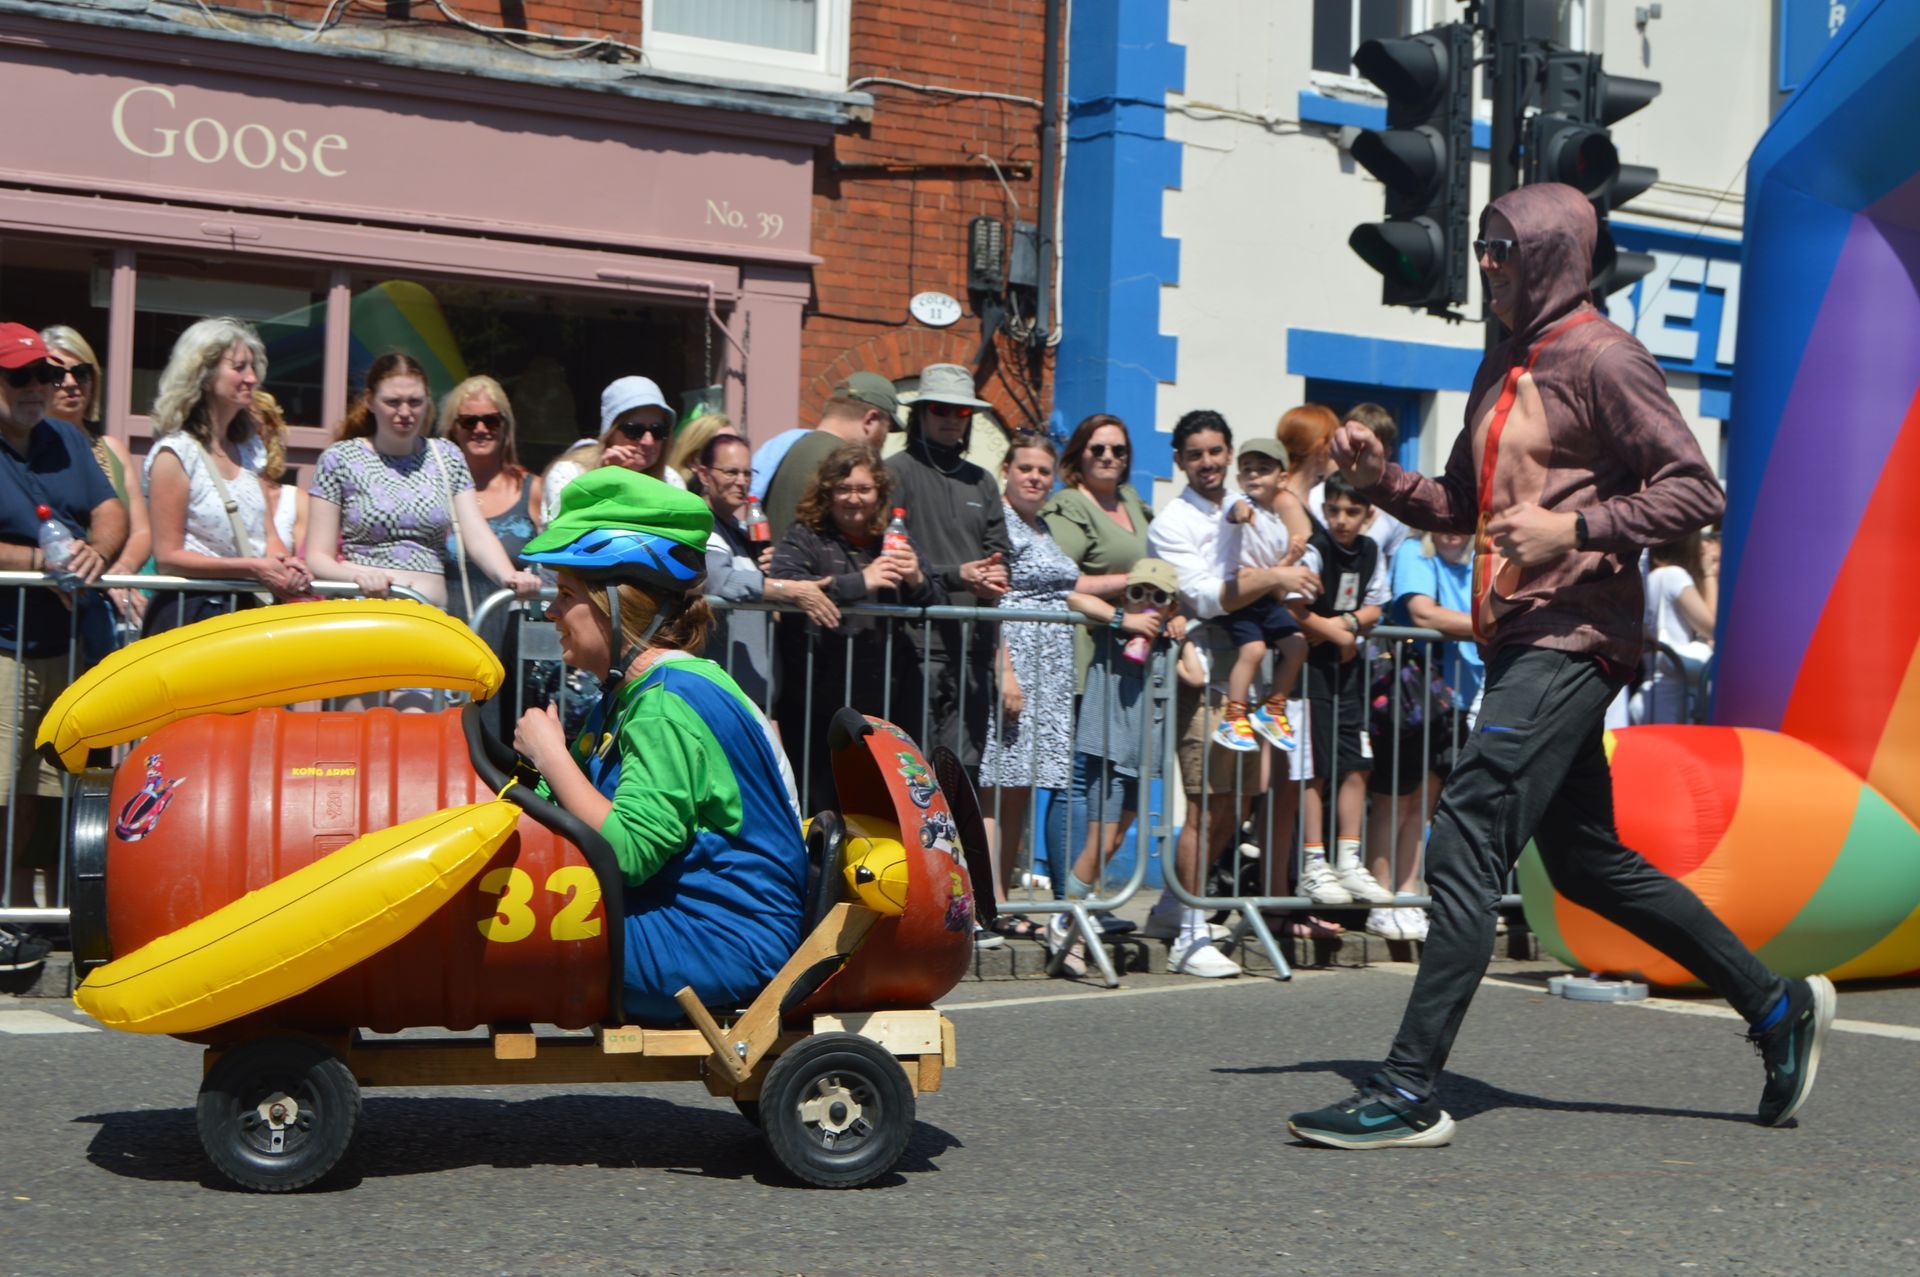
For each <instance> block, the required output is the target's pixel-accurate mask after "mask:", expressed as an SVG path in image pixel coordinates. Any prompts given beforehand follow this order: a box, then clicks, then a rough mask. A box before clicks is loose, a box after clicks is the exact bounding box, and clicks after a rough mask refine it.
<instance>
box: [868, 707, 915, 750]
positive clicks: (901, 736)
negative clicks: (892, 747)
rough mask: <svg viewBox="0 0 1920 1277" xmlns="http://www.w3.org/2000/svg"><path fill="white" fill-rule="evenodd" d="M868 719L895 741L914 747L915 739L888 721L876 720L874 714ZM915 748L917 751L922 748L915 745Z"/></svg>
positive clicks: (869, 715)
mask: <svg viewBox="0 0 1920 1277" xmlns="http://www.w3.org/2000/svg"><path fill="white" fill-rule="evenodd" d="M866 717H867V721H868V722H869V723H872V724H873V725H874V726H875V727H877V728H879V729H880V730H881V731H883V732H885V733H886V734H887V735H889V736H891V737H893V738H894V739H895V740H902V741H905V742H906V743H907V744H909V745H913V737H911V736H909V735H907V734H906V733H905V732H903V731H901V730H900V729H899V728H898V727H896V726H894V725H893V724H892V723H889V722H888V721H887V720H886V719H884V718H875V717H874V716H873V715H872V714H868V715H867V716H866ZM913 747H914V748H915V749H918V748H920V747H919V746H918V745H914V746H913Z"/></svg>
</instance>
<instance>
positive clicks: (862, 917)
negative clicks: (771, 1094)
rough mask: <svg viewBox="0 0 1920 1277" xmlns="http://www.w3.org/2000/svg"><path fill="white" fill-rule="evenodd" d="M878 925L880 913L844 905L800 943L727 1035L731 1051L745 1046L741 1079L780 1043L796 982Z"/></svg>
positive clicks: (856, 943)
mask: <svg viewBox="0 0 1920 1277" xmlns="http://www.w3.org/2000/svg"><path fill="white" fill-rule="evenodd" d="M878 921H880V915H879V914H878V913H875V912H874V911H873V910H871V909H869V908H867V907H866V906H865V905H857V904H853V903H851V902H849V901H842V902H841V903H840V904H837V905H835V906H833V908H831V909H829V910H827V916H826V917H824V918H822V919H821V920H820V925H819V926H817V927H815V928H814V929H813V932H812V933H811V934H810V935H808V936H807V938H806V939H804V940H802V941H801V942H800V947H799V948H798V949H795V950H794V951H793V956H792V957H791V958H788V959H787V960H786V963H785V964H784V965H783V966H781V968H780V970H779V971H778V972H777V973H776V974H775V975H774V977H773V979H772V980H770V981H768V983H767V987H766V988H764V989H762V990H761V991H760V996H758V997H756V998H755V999H754V1000H753V1005H752V1006H750V1007H748V1008H747V1009H746V1011H745V1013H744V1014H742V1015H741V1017H740V1019H739V1021H738V1022H737V1023H736V1024H735V1025H734V1026H733V1030H732V1032H731V1033H729V1034H728V1035H727V1036H728V1039H729V1041H728V1047H730V1048H737V1047H738V1046H739V1045H740V1044H745V1046H746V1051H745V1053H744V1054H739V1055H734V1058H736V1059H738V1061H739V1063H740V1066H741V1069H742V1072H741V1074H740V1076H741V1077H742V1078H744V1077H745V1076H746V1074H747V1073H750V1072H752V1070H753V1067H754V1066H755V1065H757V1064H758V1063H759V1062H760V1060H761V1058H762V1057H763V1056H765V1055H766V1054H767V1052H768V1051H769V1050H771V1049H772V1048H773V1045H774V1043H775V1042H777V1041H778V1040H779V1038H780V1003H781V1002H782V1001H783V1000H784V999H785V998H786V996H787V991H788V990H789V989H791V988H793V985H794V982H795V981H796V980H798V979H799V978H800V977H801V976H802V975H805V974H806V973H807V972H808V971H810V970H812V969H813V967H814V965H815V964H816V963H819V962H821V961H823V960H825V959H827V958H831V957H833V956H834V955H835V954H842V953H852V952H853V951H854V950H855V949H856V948H858V947H859V945H860V942H861V941H862V940H864V939H866V938H867V932H869V931H871V930H873V924H874V923H876V922H878ZM728 1054H733V1053H732V1052H731V1051H725V1050H723V1051H716V1052H715V1058H716V1060H718V1059H719V1058H720V1057H721V1056H722V1055H728ZM719 1067H721V1068H728V1067H729V1066H728V1065H726V1064H725V1063H721V1064H720V1066H719Z"/></svg>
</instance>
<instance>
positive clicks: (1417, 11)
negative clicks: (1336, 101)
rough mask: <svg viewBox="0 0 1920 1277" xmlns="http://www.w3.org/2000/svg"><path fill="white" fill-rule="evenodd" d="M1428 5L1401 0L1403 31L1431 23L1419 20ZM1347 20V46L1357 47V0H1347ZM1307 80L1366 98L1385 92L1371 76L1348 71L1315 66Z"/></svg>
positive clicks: (1422, 28)
mask: <svg viewBox="0 0 1920 1277" xmlns="http://www.w3.org/2000/svg"><path fill="white" fill-rule="evenodd" d="M1430 8H1431V6H1430V5H1429V4H1428V3H1427V0H1400V25H1401V29H1402V31H1403V32H1406V33H1412V32H1415V31H1425V30H1426V29H1427V28H1428V27H1429V26H1432V25H1433V24H1432V23H1430V22H1424V21H1422V20H1421V19H1422V17H1424V16H1427V15H1428V12H1429V10H1430ZM1347 24H1348V29H1347V47H1348V48H1349V49H1357V48H1359V47H1360V0H1348V5H1347ZM1309 47H1311V42H1309ZM1307 82H1308V83H1309V84H1311V85H1312V86H1313V87H1314V88H1315V89H1317V90H1319V91H1320V92H1322V93H1325V92H1327V91H1328V90H1329V89H1331V90H1335V91H1337V92H1339V93H1352V94H1358V95H1359V96H1361V97H1367V98H1380V97H1384V96H1385V95H1383V94H1382V93H1381V92H1380V90H1379V89H1377V88H1375V87H1374V84H1373V81H1372V80H1369V79H1367V78H1366V77H1365V76H1362V75H1355V74H1353V73H1351V72H1345V71H1321V70H1317V69H1314V70H1312V71H1311V73H1310V74H1309V76H1308V77H1307Z"/></svg>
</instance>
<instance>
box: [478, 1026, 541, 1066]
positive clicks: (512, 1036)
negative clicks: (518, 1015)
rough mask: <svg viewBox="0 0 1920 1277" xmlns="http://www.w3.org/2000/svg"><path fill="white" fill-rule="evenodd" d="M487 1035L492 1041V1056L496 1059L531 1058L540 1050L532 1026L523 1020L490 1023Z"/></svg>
mask: <svg viewBox="0 0 1920 1277" xmlns="http://www.w3.org/2000/svg"><path fill="white" fill-rule="evenodd" d="M487 1035H488V1037H489V1038H490V1039H491V1040H492V1042H493V1058H494V1059H496V1060H531V1059H532V1058H533V1057H534V1056H535V1054H537V1053H538V1052H539V1050H540V1043H539V1040H538V1039H537V1038H535V1037H534V1035H533V1026H532V1025H531V1024H527V1023H526V1022H524V1021H522V1022H520V1023H518V1024H495V1025H490V1026H489V1027H488V1030H487Z"/></svg>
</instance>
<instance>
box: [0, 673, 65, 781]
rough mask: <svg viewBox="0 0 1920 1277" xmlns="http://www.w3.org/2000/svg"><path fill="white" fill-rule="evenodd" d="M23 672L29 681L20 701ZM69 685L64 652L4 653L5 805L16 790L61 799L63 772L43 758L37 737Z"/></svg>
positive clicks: (0, 752)
mask: <svg viewBox="0 0 1920 1277" xmlns="http://www.w3.org/2000/svg"><path fill="white" fill-rule="evenodd" d="M23 674H24V676H25V679H26V682H25V686H24V688H23V694H22V696H21V698H20V700H19V702H18V703H16V702H15V700H14V690H15V689H14V685H15V683H16V682H17V681H19V679H20V678H21V676H22V675H23ZM66 686H67V658H66V656H65V655H64V654H63V655H60V656H29V657H27V658H26V659H25V660H20V659H19V658H17V657H15V656H14V654H13V653H12V652H0V806H5V805H6V804H8V803H10V802H12V801H13V795H14V793H15V791H16V789H17V790H19V791H20V792H28V791H31V792H32V793H34V794H37V795H38V796H40V797H41V798H58V797H60V795H61V793H62V792H63V790H62V788H61V784H60V778H61V775H62V773H61V772H60V770H59V769H58V768H56V767H54V765H53V764H52V763H49V762H48V761H47V760H46V759H44V758H42V757H40V755H39V753H38V752H37V751H36V750H35V749H34V747H33V741H34V737H36V736H38V735H39V734H40V720H41V719H43V718H45V717H46V715H47V707H48V706H49V705H52V704H53V702H54V698H55V697H57V696H59V695H60V693H61V692H63V691H65V690H66Z"/></svg>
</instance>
